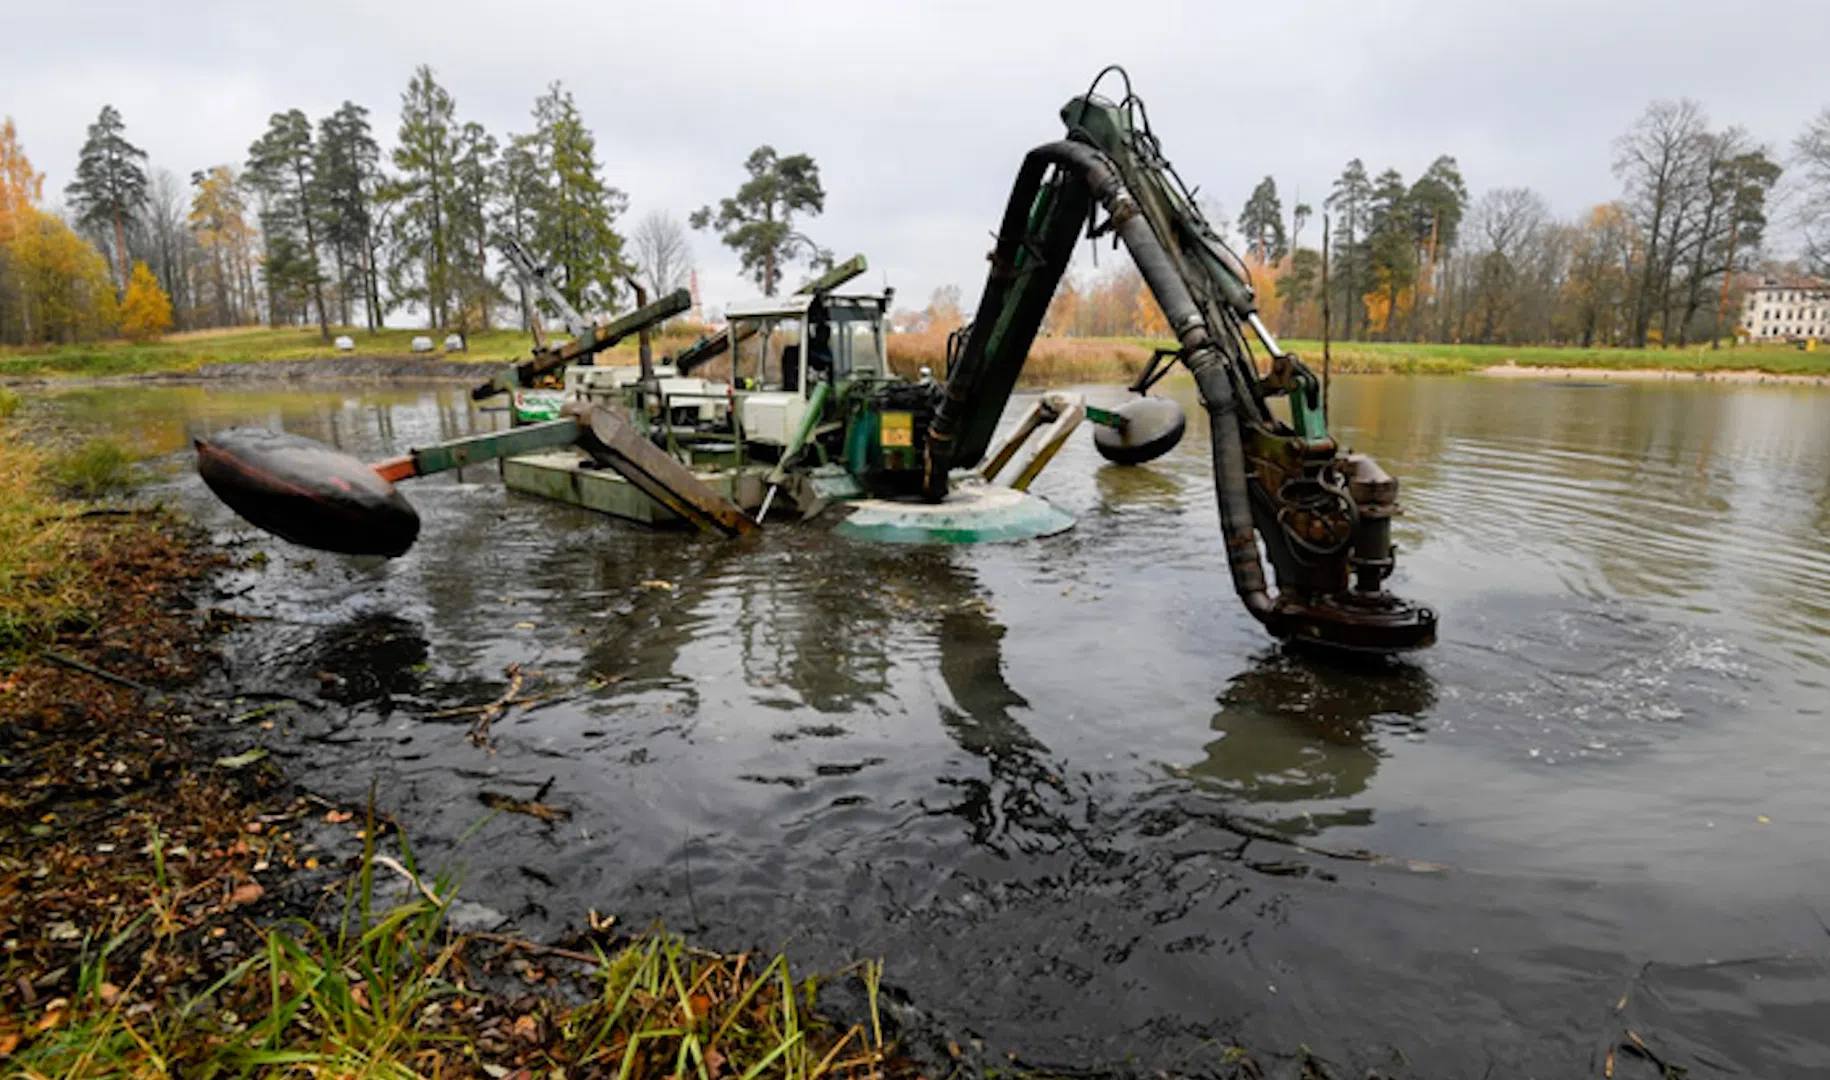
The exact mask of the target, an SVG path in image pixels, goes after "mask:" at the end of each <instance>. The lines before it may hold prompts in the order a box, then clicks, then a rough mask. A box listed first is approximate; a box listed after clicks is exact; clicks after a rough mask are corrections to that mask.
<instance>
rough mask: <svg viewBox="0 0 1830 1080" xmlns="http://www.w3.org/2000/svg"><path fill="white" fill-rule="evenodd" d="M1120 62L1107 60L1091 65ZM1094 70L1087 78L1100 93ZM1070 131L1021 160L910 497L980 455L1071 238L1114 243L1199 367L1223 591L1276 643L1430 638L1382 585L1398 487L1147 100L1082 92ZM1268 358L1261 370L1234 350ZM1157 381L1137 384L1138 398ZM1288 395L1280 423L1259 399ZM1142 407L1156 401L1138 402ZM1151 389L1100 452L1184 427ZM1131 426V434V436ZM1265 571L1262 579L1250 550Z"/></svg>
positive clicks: (1184, 353) (1432, 620)
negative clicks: (1335, 431)
mask: <svg viewBox="0 0 1830 1080" xmlns="http://www.w3.org/2000/svg"><path fill="white" fill-rule="evenodd" d="M1111 71H1119V74H1121V75H1123V72H1122V70H1120V69H1116V68H1108V69H1107V70H1106V72H1101V78H1103V77H1104V76H1105V75H1106V74H1107V73H1108V72H1111ZM1098 83H1099V79H1095V80H1094V88H1097V86H1098ZM1062 119H1063V121H1064V122H1065V123H1066V125H1067V128H1068V134H1067V138H1065V139H1063V140H1061V141H1058V142H1052V143H1047V144H1044V145H1042V146H1038V147H1036V148H1035V149H1034V150H1031V151H1030V152H1029V154H1028V155H1026V156H1025V158H1024V160H1023V164H1022V167H1021V168H1020V169H1019V170H1018V173H1017V180H1016V183H1015V185H1014V186H1013V188H1012V190H1011V195H1010V200H1009V202H1008V203H1007V205H1006V207H1005V211H1004V218H1003V221H1002V223H1001V225H1000V227H999V230H998V239H997V246H996V247H995V249H994V250H993V251H992V254H991V270H990V273H989V275H988V277H987V280H986V282H985V289H984V292H983V294H982V295H981V297H980V300H979V305H978V308H977V309H976V312H975V315H974V319H973V322H972V323H971V325H970V326H968V327H967V328H966V329H965V330H964V331H963V332H962V333H961V336H960V337H959V339H958V340H957V341H956V342H955V345H954V348H953V349H952V350H951V355H950V356H949V366H948V372H947V382H946V387H945V391H944V395H943V396H942V398H941V400H940V402H939V403H938V405H937V406H936V408H935V412H934V415H933V419H932V420H931V422H930V424H929V428H928V431H927V438H926V440H925V449H924V455H925V458H924V462H923V478H922V481H923V482H922V490H923V493H924V495H926V496H927V497H928V498H929V499H931V500H938V499H940V498H942V497H944V496H945V495H946V492H947V485H948V477H949V473H950V472H951V470H953V469H955V468H961V467H971V466H972V465H974V464H976V463H977V462H978V461H979V459H980V458H982V457H983V456H984V454H985V452H986V450H987V448H988V447H989V446H990V443H991V438H992V434H993V432H994V430H995V429H996V427H997V424H998V420H999V418H1000V416H1001V415H1002V413H1003V410H1004V406H1005V404H1006V402H1007V401H1008V400H1009V398H1010V394H1011V391H1012V389H1013V388H1014V387H1015V386H1016V382H1017V378H1018V376H1019V375H1020V374H1021V372H1022V367H1023V362H1024V360H1025V359H1026V357H1027V356H1028V353H1029V348H1030V345H1031V343H1032V342H1033V341H1034V340H1035V337H1036V333H1037V331H1038V330H1039V329H1040V327H1041V325H1042V319H1043V316H1044V314H1045V312H1046V311H1047V309H1048V305H1049V301H1050V300H1051V299H1052V298H1053V296H1054V293H1055V289H1056V287H1057V286H1058V285H1059V283H1060V280H1061V276H1062V274H1063V272H1064V271H1065V270H1066V268H1067V264H1068V260H1069V257H1070V256H1071V254H1072V250H1073V246H1074V244H1075V242H1076V241H1077V240H1078V239H1079V237H1080V235H1081V234H1082V232H1083V230H1084V231H1086V232H1087V233H1088V234H1089V235H1091V236H1093V237H1095V238H1097V237H1101V236H1104V235H1106V234H1107V233H1110V234H1112V235H1113V236H1115V237H1116V238H1117V241H1118V242H1121V243H1123V244H1124V245H1125V248H1126V250H1127V251H1128V252H1129V253H1130V255H1131V259H1132V261H1133V262H1134V263H1135V264H1136V266H1137V268H1138V270H1139V272H1140V273H1141V274H1142V276H1143V278H1144V281H1145V284H1146V285H1147V286H1148V287H1149V289H1150V291H1151V294H1152V295H1153V296H1154V297H1155V298H1156V301H1157V304H1158V306H1159V307H1160V308H1161V310H1162V312H1163V314H1164V316H1165V317H1166V318H1167V319H1168V322H1169V325H1170V328H1171V330H1172V331H1173V332H1174V334H1175V337H1176V343H1177V347H1176V349H1174V350H1173V351H1171V352H1170V353H1169V354H1168V356H1167V357H1163V358H1165V359H1168V360H1169V361H1170V362H1171V363H1173V362H1176V361H1179V362H1180V363H1181V364H1182V365H1183V366H1184V367H1185V368H1187V370H1188V371H1189V373H1190V374H1191V375H1193V377H1194V382H1195V387H1196V390H1197V392H1198V393H1199V395H1200V399H1201V403H1202V406H1203V407H1204V408H1205V409H1206V411H1207V413H1208V417H1209V420H1210V421H1211V424H1210V427H1211V432H1212V444H1213V446H1212V451H1213V468H1214V480H1215V490H1216V493H1217V497H1218V501H1219V510H1220V525H1221V532H1222V533H1223V535H1224V537H1225V542H1226V548H1227V563H1228V566H1229V568H1230V569H1231V572H1232V580H1233V587H1234V590H1235V591H1236V592H1237V593H1238V594H1239V598H1240V600H1241V601H1242V602H1243V603H1244V604H1245V606H1246V609H1247V610H1248V611H1250V612H1251V614H1252V615H1253V616H1254V617H1255V618H1257V619H1258V620H1259V621H1260V622H1261V623H1263V624H1264V625H1265V627H1266V628H1267V629H1268V630H1269V631H1270V632H1271V633H1272V634H1273V635H1275V636H1277V637H1279V638H1284V639H1289V640H1296V641H1303V642H1309V643H1313V644H1317V645H1323V646H1328V647H1332V648H1337V649H1347V650H1357V651H1366V652H1375V653H1391V652H1398V651H1403V650H1406V649H1414V648H1419V647H1422V646H1425V645H1428V644H1430V643H1432V642H1433V641H1434V640H1435V634H1436V615H1435V612H1433V611H1431V610H1430V609H1429V608H1427V607H1423V606H1421V605H1417V604H1413V603H1410V602H1408V601H1405V600H1401V599H1399V598H1398V597H1395V596H1393V595H1391V594H1390V593H1388V592H1386V591H1385V590H1384V585H1383V583H1384V581H1385V579H1386V577H1387V576H1388V575H1389V574H1390V573H1391V571H1392V568H1393V555H1394V550H1395V549H1394V547H1393V545H1392V543H1391V518H1392V517H1393V516H1394V515H1395V514H1397V513H1398V504H1397V487H1398V485H1397V481H1396V480H1394V479H1392V478H1391V477H1390V476H1388V475H1386V474H1385V472H1384V471H1383V470H1382V469H1380V468H1379V466H1378V465H1377V464H1376V463H1375V462H1373V460H1372V459H1371V458H1369V457H1367V456H1366V455H1363V454H1355V453H1349V452H1345V451H1343V450H1342V449H1341V448H1340V447H1339V446H1338V444H1337V443H1336V441H1335V440H1334V438H1333V437H1332V436H1331V435H1329V433H1328V430H1327V424H1326V417H1325V416H1324V415H1323V410H1322V401H1321V393H1320V384H1319V381H1318V380H1317V379H1316V378H1315V376H1314V374H1313V373H1312V372H1310V370H1309V369H1308V368H1307V367H1306V366H1304V365H1303V364H1302V363H1301V361H1299V360H1298V359H1297V358H1296V357H1295V356H1293V355H1291V354H1289V353H1287V352H1285V351H1284V350H1283V349H1282V348H1281V347H1279V346H1278V344H1277V341H1276V339H1275V338H1274V337H1273V336H1272V335H1271V333H1270V331H1269V330H1268V329H1266V327H1265V326H1264V323H1263V321H1262V320H1261V319H1260V318H1259V317H1258V312H1257V305H1256V301H1255V298H1254V295H1253V291H1252V286H1251V281H1250V277H1249V275H1248V274H1247V273H1246V271H1245V269H1244V267H1243V266H1242V265H1241V263H1240V262H1239V260H1238V258H1237V257H1236V256H1234V255H1233V253H1232V252H1231V251H1229V250H1228V249H1227V247H1226V245H1225V244H1224V243H1223V242H1222V241H1221V239H1220V237H1219V235H1218V234H1217V233H1216V232H1215V230H1214V229H1213V228H1212V227H1211V226H1210V225H1209V224H1208V223H1207V221H1206V219H1205V218H1204V217H1203V216H1202V214H1201V212H1200V209H1199V208H1198V207H1197V206H1196V205H1195V202H1194V200H1193V198H1191V197H1190V195H1189V193H1188V191H1187V189H1186V188H1185V187H1184V186H1183V185H1182V183H1181V181H1180V180H1179V178H1177V177H1176V175H1175V172H1174V170H1173V169H1172V168H1171V167H1170V166H1169V163H1168V161H1167V160H1166V159H1165V158H1164V157H1163V155H1162V151H1161V147H1160V145H1159V144H1158V142H1157V140H1156V137H1155V135H1154V134H1153V133H1152V132H1151V131H1150V128H1149V123H1148V116H1147V113H1146V112H1145V110H1144V105H1143V102H1142V101H1141V100H1140V99H1139V98H1137V97H1136V96H1135V95H1134V94H1132V93H1131V92H1130V85H1129V78H1128V77H1127V78H1126V94H1125V97H1124V99H1123V100H1122V101H1120V102H1118V103H1113V102H1111V101H1108V100H1106V99H1103V98H1100V97H1098V96H1096V95H1094V94H1093V92H1092V90H1089V91H1088V93H1087V94H1085V95H1082V96H1080V97H1077V98H1074V99H1073V100H1072V101H1070V102H1068V104H1067V105H1066V106H1064V107H1063V109H1062ZM1247 330H1250V331H1251V333H1252V334H1253V335H1254V336H1255V337H1257V338H1258V339H1259V341H1260V343H1261V344H1262V346H1263V347H1264V348H1265V350H1266V352H1267V353H1268V354H1269V357H1270V370H1269V372H1268V373H1266V374H1261V373H1260V372H1259V370H1258V367H1257V364H1256V363H1255V362H1254V360H1253V356H1252V352H1251V348H1250V346H1249V344H1248V343H1247V339H1246V331H1247ZM1158 377H1160V373H1159V372H1157V371H1156V370H1155V369H1154V365H1153V368H1152V369H1151V370H1147V371H1146V372H1145V374H1144V375H1143V376H1142V377H1140V379H1139V380H1138V382H1137V384H1136V385H1135V386H1134V387H1133V389H1134V390H1136V391H1137V392H1139V393H1140V394H1143V393H1147V392H1148V390H1149V387H1150V384H1151V383H1153V382H1154V381H1155V380H1156V378H1158ZM1280 397H1281V398H1284V399H1285V400H1286V401H1287V402H1288V408H1287V413H1288V419H1285V418H1282V417H1280V416H1279V415H1278V414H1277V411H1276V410H1274V409H1273V407H1272V400H1273V399H1275V398H1280ZM1145 401H1148V402H1151V403H1152V406H1153V407H1151V408H1142V407H1137V406H1141V404H1142V402H1145ZM1169 411H1170V412H1171V413H1173V415H1174V417H1175V419H1176V421H1177V422H1176V423H1174V424H1170V423H1168V422H1166V421H1165V420H1164V419H1163V418H1164V416H1165V410H1164V406H1163V404H1162V403H1161V399H1149V398H1143V399H1140V400H1139V401H1133V402H1132V403H1131V405H1130V406H1127V407H1124V408H1121V409H1119V410H1116V412H1117V413H1118V416H1119V418H1120V426H1119V431H1118V435H1117V438H1116V439H1115V440H1111V441H1110V444H1109V443H1108V440H1102V441H1101V444H1100V449H1101V452H1102V453H1105V454H1106V456H1107V457H1109V458H1111V459H1113V460H1115V461H1126V462H1137V461H1141V460H1147V459H1148V458H1149V457H1153V456H1156V455H1158V454H1161V453H1164V452H1167V450H1169V449H1170V448H1171V447H1173V446H1174V445H1175V442H1176V439H1177V438H1179V436H1180V433H1181V425H1180V423H1179V417H1180V414H1179V410H1169ZM1133 428H1135V429H1136V430H1129V429H1133ZM1261 545H1262V548H1263V552H1264V556H1266V557H1268V558H1269V560H1270V562H1271V564H1272V569H1273V571H1274V574H1275V579H1276V582H1277V588H1276V590H1275V591H1273V589H1272V588H1271V587H1270V585H1269V584H1268V583H1267V581H1266V577H1265V573H1264V567H1263V560H1262V558H1261V556H1260V547H1261Z"/></svg>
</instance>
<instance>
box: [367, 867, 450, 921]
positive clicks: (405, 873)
mask: <svg viewBox="0 0 1830 1080" xmlns="http://www.w3.org/2000/svg"><path fill="white" fill-rule="evenodd" d="M375 864H376V865H377V866H385V867H387V868H388V869H389V870H392V871H394V872H395V873H396V874H399V875H400V876H401V877H403V878H406V879H407V880H408V881H409V882H412V884H413V887H414V888H415V889H418V890H419V895H421V896H423V897H425V898H426V899H427V900H428V901H429V902H430V903H431V904H432V906H433V907H439V908H442V907H444V906H445V901H444V900H442V899H440V898H439V895H438V894H437V893H435V892H433V891H432V890H431V889H429V888H427V887H426V883H425V882H423V881H421V880H419V878H418V876H416V875H415V874H414V873H413V871H411V870H409V869H407V868H406V867H404V866H402V865H400V863H399V862H398V861H397V860H395V859H394V858H393V857H392V856H389V855H376V856H375Z"/></svg>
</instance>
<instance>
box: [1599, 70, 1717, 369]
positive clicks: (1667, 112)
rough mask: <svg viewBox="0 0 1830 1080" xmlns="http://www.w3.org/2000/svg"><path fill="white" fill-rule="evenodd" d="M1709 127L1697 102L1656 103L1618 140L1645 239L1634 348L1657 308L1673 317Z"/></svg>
mask: <svg viewBox="0 0 1830 1080" xmlns="http://www.w3.org/2000/svg"><path fill="white" fill-rule="evenodd" d="M1707 126H1708V123H1707V120H1706V118H1705V117H1704V115H1703V109H1702V106H1700V105H1698V104H1697V103H1696V102H1694V101H1691V100H1689V99H1687V98H1686V99H1683V100H1680V101H1655V102H1653V103H1652V104H1651V105H1649V106H1647V107H1646V111H1645V113H1644V114H1643V115H1641V116H1640V118H1639V120H1638V121H1637V122H1636V123H1635V124H1634V125H1633V127H1632V129H1631V130H1629V131H1628V132H1627V133H1626V134H1625V135H1622V136H1621V137H1620V138H1618V139H1616V140H1615V141H1614V175H1616V176H1618V177H1620V179H1621V182H1622V183H1624V184H1625V185H1626V188H1627V192H1626V194H1627V205H1628V207H1629V208H1630V209H1631V210H1632V213H1633V216H1634V219H1635V220H1636V221H1637V222H1638V223H1639V226H1640V230H1641V232H1643V233H1644V234H1645V238H1646V255H1645V260H1644V263H1643V265H1642V266H1641V268H1640V279H1639V288H1638V292H1637V295H1636V296H1635V298H1634V303H1633V324H1632V330H1631V342H1630V343H1631V344H1633V345H1635V346H1641V347H1643V346H1644V345H1645V344H1646V336H1647V333H1648V332H1649V331H1650V330H1651V328H1652V316H1653V314H1654V313H1655V312H1657V313H1659V314H1660V315H1661V317H1662V318H1665V319H1668V318H1669V312H1670V308H1671V305H1670V303H1669V298H1670V292H1671V277H1672V273H1673V272H1674V270H1675V269H1676V267H1677V264H1678V257H1679V255H1680V248H1682V247H1683V244H1682V239H1683V234H1684V232H1685V230H1686V228H1687V227H1688V222H1687V221H1686V218H1687V217H1688V211H1689V209H1690V206H1691V204H1692V203H1693V202H1694V201H1695V198H1696V196H1697V194H1698V193H1699V188H1700V186H1701V183H1700V182H1701V176H1700V173H1701V171H1702V170H1701V168H1700V166H1701V165H1702V164H1703V163H1704V162H1705V161H1706V160H1707V157H1708V153H1707V149H1708V148H1707Z"/></svg>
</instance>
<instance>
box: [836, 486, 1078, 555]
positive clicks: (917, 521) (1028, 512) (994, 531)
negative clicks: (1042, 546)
mask: <svg viewBox="0 0 1830 1080" xmlns="http://www.w3.org/2000/svg"><path fill="white" fill-rule="evenodd" d="M834 512H835V513H838V514H843V515H844V518H843V520H841V521H840V522H839V524H838V525H837V526H836V527H835V528H834V529H833V532H835V533H837V534H838V535H840V536H844V537H848V538H850V539H853V540H869V541H872V542H875V543H887V544H996V543H1007V542H1010V541H1014V540H1029V539H1032V538H1034V537H1038V536H1053V535H1054V534H1056V533H1058V532H1064V531H1066V530H1068V529H1071V528H1073V527H1074V518H1073V516H1072V515H1070V514H1068V513H1067V512H1066V511H1064V510H1059V509H1057V508H1055V507H1053V506H1050V505H1049V504H1048V503H1047V502H1045V501H1043V500H1042V499H1040V498H1038V497H1036V496H1034V495H1031V494H1029V493H1027V492H1023V491H1017V490H1015V489H1014V488H1007V487H997V486H994V485H990V484H966V485H963V486H961V487H958V488H955V489H954V490H953V491H952V492H951V493H950V494H949V495H948V496H947V497H946V498H945V499H943V500H941V501H940V502H938V503H923V502H890V501H888V500H884V499H861V500H858V501H856V502H850V503H845V504H843V505H842V506H839V507H838V508H836V509H835V511H834Z"/></svg>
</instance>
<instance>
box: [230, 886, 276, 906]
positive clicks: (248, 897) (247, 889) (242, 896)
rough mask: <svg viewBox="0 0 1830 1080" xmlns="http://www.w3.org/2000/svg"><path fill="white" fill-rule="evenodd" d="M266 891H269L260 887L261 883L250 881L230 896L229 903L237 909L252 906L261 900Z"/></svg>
mask: <svg viewBox="0 0 1830 1080" xmlns="http://www.w3.org/2000/svg"><path fill="white" fill-rule="evenodd" d="M266 891H267V890H265V889H263V888H261V887H260V883H259V882H257V881H250V882H248V883H247V884H246V885H239V886H237V887H236V889H235V891H234V892H232V893H230V894H229V903H230V904H232V905H234V906H236V907H240V906H241V905H243V904H252V903H254V902H255V901H256V900H259V899H260V898H261V894H262V893H264V892H266Z"/></svg>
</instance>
